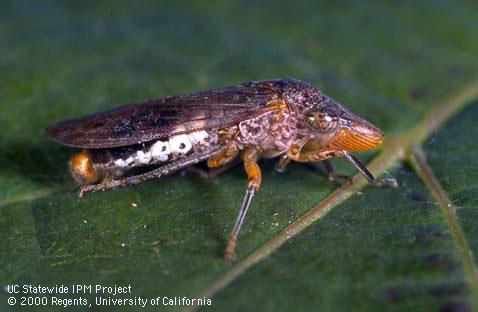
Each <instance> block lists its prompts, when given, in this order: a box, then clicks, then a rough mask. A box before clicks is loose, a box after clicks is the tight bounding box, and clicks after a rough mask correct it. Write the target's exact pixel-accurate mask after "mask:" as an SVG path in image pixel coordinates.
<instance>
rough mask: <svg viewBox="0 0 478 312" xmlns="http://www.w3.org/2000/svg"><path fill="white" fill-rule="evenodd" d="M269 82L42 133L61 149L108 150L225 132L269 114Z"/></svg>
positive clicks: (111, 113)
mask: <svg viewBox="0 0 478 312" xmlns="http://www.w3.org/2000/svg"><path fill="white" fill-rule="evenodd" d="M278 96H279V95H278V93H277V92H276V91H275V88H274V85H273V83H271V82H255V83H246V84H242V85H238V86H232V87H226V88H222V89H216V90H210V91H204V92H199V93H194V94H189V95H179V96H172V97H165V98H160V99H153V100H147V101H144V102H139V103H132V104H127V105H123V106H120V107H117V108H113V109H111V110H108V111H104V112H100V113H95V114H91V115H87V116H84V117H80V118H77V119H71V120H67V121H64V122H60V123H58V124H56V125H53V126H51V127H49V128H47V130H46V131H47V133H48V135H49V136H51V137H52V138H53V139H54V140H55V141H57V142H58V143H61V144H63V145H67V146H72V147H78V148H111V147H118V146H126V145H132V144H138V143H142V142H147V141H151V140H156V139H160V138H164V137H169V136H172V135H177V134H182V133H189V132H192V131H199V130H205V129H212V128H218V127H227V126H232V125H234V124H237V123H238V122H240V121H242V120H246V119H250V118H254V117H257V116H259V115H261V114H263V113H265V112H267V111H270V110H272V109H274V108H273V107H269V106H267V104H268V103H271V102H274V101H275V100H277V98H278Z"/></svg>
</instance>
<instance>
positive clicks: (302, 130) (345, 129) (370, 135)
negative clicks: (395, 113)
mask: <svg viewBox="0 0 478 312" xmlns="http://www.w3.org/2000/svg"><path fill="white" fill-rule="evenodd" d="M282 81H287V83H284V84H283V88H284V89H283V94H284V97H285V98H286V101H287V102H288V103H291V109H292V110H293V111H294V112H291V114H294V115H295V117H296V118H294V119H296V120H297V132H298V133H297V137H296V138H297V139H299V140H300V139H307V138H309V140H308V141H307V143H306V144H305V146H304V147H305V148H306V149H307V150H315V151H340V150H345V151H349V152H350V151H362V150H367V149H370V148H374V147H376V146H378V145H380V144H381V143H382V141H383V132H382V131H381V130H380V129H378V128H377V127H375V126H374V125H372V124H371V123H370V122H368V121H366V120H364V119H362V118H360V117H359V116H357V115H355V114H354V113H352V112H351V111H349V110H348V109H346V108H345V107H343V106H342V105H340V104H339V103H337V102H336V101H335V100H333V99H331V98H329V97H328V96H326V95H325V94H323V93H322V92H321V91H320V90H319V89H317V88H315V87H313V86H312V85H310V84H308V83H305V82H302V81H299V80H293V79H288V80H282Z"/></svg>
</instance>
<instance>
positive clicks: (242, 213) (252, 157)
mask: <svg viewBox="0 0 478 312" xmlns="http://www.w3.org/2000/svg"><path fill="white" fill-rule="evenodd" d="M259 156H260V154H259V151H258V150H257V149H255V148H254V147H247V148H246V149H245V150H244V151H243V152H242V160H243V162H244V169H245V170H246V173H247V176H248V183H247V190H246V193H245V194H244V199H243V201H242V205H241V209H239V214H238V215H237V218H236V222H235V224H234V227H233V229H232V232H231V235H230V237H229V240H228V242H227V246H226V252H225V255H224V258H225V259H226V260H233V259H234V257H235V252H234V251H235V249H236V242H237V237H238V236H239V232H240V231H241V226H242V223H243V222H244V218H245V217H246V214H247V211H248V210H249V206H250V205H251V201H252V198H253V197H254V195H255V193H256V191H257V190H258V189H259V186H260V185H261V169H260V168H259V165H258V164H257V161H258V159H259Z"/></svg>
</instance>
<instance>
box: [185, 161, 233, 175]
mask: <svg viewBox="0 0 478 312" xmlns="http://www.w3.org/2000/svg"><path fill="white" fill-rule="evenodd" d="M240 162H241V160H240V159H239V158H236V159H234V160H232V161H230V162H227V163H225V164H223V165H221V166H219V167H216V168H210V169H209V170H207V169H203V168H200V167H197V166H189V167H186V171H187V172H191V173H195V174H197V175H199V176H200V177H201V178H214V177H216V176H218V175H220V174H221V173H223V172H224V171H226V170H228V169H231V168H232V167H235V166H236V165H238V164H239V163H240Z"/></svg>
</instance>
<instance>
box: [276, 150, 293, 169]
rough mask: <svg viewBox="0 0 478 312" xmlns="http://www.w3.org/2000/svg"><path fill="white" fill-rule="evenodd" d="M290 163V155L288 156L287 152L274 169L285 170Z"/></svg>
mask: <svg viewBox="0 0 478 312" xmlns="http://www.w3.org/2000/svg"><path fill="white" fill-rule="evenodd" d="M289 163H290V158H289V156H287V154H284V155H282V156H280V157H279V159H278V160H277V162H276V164H275V166H274V169H275V171H277V172H284V171H285V168H286V167H287V165H288V164H289Z"/></svg>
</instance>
